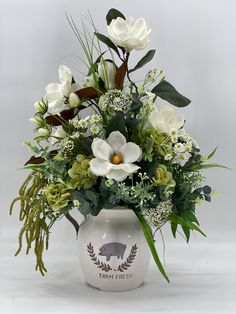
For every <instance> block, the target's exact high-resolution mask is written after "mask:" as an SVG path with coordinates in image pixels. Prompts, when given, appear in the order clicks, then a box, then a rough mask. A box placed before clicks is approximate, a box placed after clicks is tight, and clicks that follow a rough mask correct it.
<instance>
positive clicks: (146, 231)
mask: <svg viewBox="0 0 236 314" xmlns="http://www.w3.org/2000/svg"><path fill="white" fill-rule="evenodd" d="M134 213H135V215H136V216H137V218H138V220H139V222H140V224H141V227H142V229H143V233H144V236H145V238H146V241H147V243H148V246H149V248H150V250H151V253H152V256H153V258H154V261H155V263H156V265H157V267H158V269H159V271H160V272H161V274H162V275H163V277H164V278H165V279H166V281H167V282H170V280H169V278H168V276H167V274H166V272H165V269H164V267H163V265H162V263H161V261H160V258H159V256H158V254H157V251H156V247H155V243H154V240H153V236H152V232H151V229H150V227H149V225H148V224H147V222H146V220H145V219H144V217H143V216H142V215H141V214H140V213H139V212H137V211H134Z"/></svg>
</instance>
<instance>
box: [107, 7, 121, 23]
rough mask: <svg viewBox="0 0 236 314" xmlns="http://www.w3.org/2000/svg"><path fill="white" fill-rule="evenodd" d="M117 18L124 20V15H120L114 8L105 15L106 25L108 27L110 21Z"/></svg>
mask: <svg viewBox="0 0 236 314" xmlns="http://www.w3.org/2000/svg"><path fill="white" fill-rule="evenodd" d="M117 17H121V18H122V19H124V20H125V16H124V14H123V13H121V12H120V11H119V10H117V9H114V8H112V9H110V10H109V11H108V13H107V15H106V20H107V25H109V24H110V23H111V21H112V20H114V19H116V18H117Z"/></svg>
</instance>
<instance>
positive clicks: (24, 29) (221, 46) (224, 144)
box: [0, 0, 236, 313]
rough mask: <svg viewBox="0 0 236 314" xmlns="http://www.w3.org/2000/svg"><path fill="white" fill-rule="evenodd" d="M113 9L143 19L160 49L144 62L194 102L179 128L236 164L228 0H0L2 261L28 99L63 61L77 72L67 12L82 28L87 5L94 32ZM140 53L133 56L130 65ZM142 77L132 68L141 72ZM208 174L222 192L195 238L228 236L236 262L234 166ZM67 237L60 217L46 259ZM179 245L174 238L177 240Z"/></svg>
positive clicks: (235, 41) (233, 16)
mask: <svg viewBox="0 0 236 314" xmlns="http://www.w3.org/2000/svg"><path fill="white" fill-rule="evenodd" d="M111 7H115V8H117V9H119V10H121V11H122V12H123V13H124V14H125V15H127V16H135V17H141V16H142V17H145V19H146V20H147V22H148V24H149V26H150V27H151V28H152V33H151V43H150V44H149V47H148V48H149V49H157V53H156V56H155V59H154V60H153V61H152V63H150V66H149V67H151V66H158V67H159V68H162V69H164V70H165V72H166V76H167V80H168V81H170V82H171V83H172V84H173V85H174V86H175V87H176V88H177V89H178V90H179V91H181V92H182V93H183V94H184V95H185V96H187V97H189V98H190V99H191V100H192V103H191V105H190V106H189V107H187V108H184V109H179V111H181V112H182V113H183V114H184V115H185V117H186V119H187V125H186V129H187V130H188V131H189V133H190V134H191V135H192V136H193V137H195V138H196V139H197V140H198V142H199V143H200V146H201V148H202V152H203V153H205V154H207V153H208V152H209V151H211V150H212V149H213V148H214V147H215V146H217V145H218V144H219V145H220V146H219V150H218V153H217V155H216V157H215V161H217V162H219V163H222V164H225V165H227V166H229V167H231V168H234V169H235V166H236V165H235V157H236V154H235V153H236V148H235V147H236V145H235V133H236V127H235V125H236V124H235V115H236V110H235V108H236V103H235V87H236V75H235V70H236V2H235V1H234V0H165V1H161V0H145V1H143V2H141V1H139V2H137V0H129V1H121V0H120V1H118V0H109V1H108V0H103V1H98V0H86V1H85V0H80V1H75V0H70V1H68V0H67V1H66V0H61V1H58V0H35V1H32V0H0V106H1V116H0V120H1V121H0V140H1V146H0V147H1V148H0V149H1V150H0V152H1V153H0V187H1V189H0V244H1V246H0V247H1V248H2V252H4V261H6V263H8V261H12V253H13V252H14V249H15V247H16V236H17V232H18V230H19V227H20V225H19V222H18V220H17V210H16V213H15V214H14V216H13V217H11V218H9V217H8V208H9V202H10V200H11V199H12V198H13V197H14V196H15V195H16V194H17V191H18V188H19V186H20V183H21V182H22V180H23V178H24V177H25V175H26V172H24V171H23V170H18V169H19V168H21V167H22V165H23V164H24V162H25V161H26V160H27V159H28V158H29V155H30V153H29V152H28V151H27V149H26V148H25V147H24V146H22V145H21V142H22V141H23V140H25V139H30V138H31V137H32V135H33V134H32V131H33V125H32V124H30V123H29V122H28V119H29V118H30V117H31V116H32V114H33V112H34V108H33V103H34V101H36V100H38V99H40V97H41V96H43V94H44V88H45V86H46V85H47V84H48V83H49V82H54V81H57V77H58V74H57V70H58V66H59V65H60V64H61V63H65V64H67V65H68V66H69V67H72V69H75V70H80V69H82V70H83V67H82V65H81V62H80V61H79V59H78V57H81V56H82V50H81V48H80V46H79V44H78V42H77V40H76V38H75V36H74V34H73V33H72V31H71V30H70V28H69V26H68V23H67V21H66V19H65V11H67V12H68V13H69V14H72V15H73V17H74V19H75V21H76V22H77V25H78V26H80V25H81V24H80V20H81V17H82V16H83V15H84V14H86V12H87V10H89V11H90V12H91V14H92V16H93V18H94V21H95V23H96V25H97V27H98V29H99V30H101V32H102V33H106V29H105V15H106V13H107V11H108V9H109V8H111ZM143 54H144V52H137V53H133V62H134V63H135V61H137V60H138V59H140V57H141V56H143ZM82 57H83V56H82ZM149 67H147V69H148V68H149ZM143 73H144V70H141V71H139V74H138V76H139V77H141V76H142V75H143ZM206 174H207V176H208V178H209V179H208V183H209V185H212V186H213V187H214V188H215V190H217V191H219V192H220V193H221V196H220V197H219V198H217V199H214V200H213V202H212V203H211V204H205V205H203V206H202V207H201V208H200V209H199V217H200V218H199V219H200V222H201V225H202V229H203V230H204V231H205V232H206V233H207V234H208V239H202V238H200V237H199V236H197V237H196V239H193V240H194V243H196V242H197V243H200V245H204V244H203V243H217V245H220V244H221V245H224V243H226V242H227V243H228V245H229V250H230V252H231V253H233V257H234V258H235V247H234V245H233V243H234V241H235V236H236V232H235V222H236V211H235V209H236V206H235V205H236V204H235V191H236V189H235V187H236V186H235V182H236V180H235V179H236V178H235V171H234V170H233V171H227V170H222V169H213V170H208V171H207V172H206ZM165 234H166V237H167V242H170V244H171V245H173V244H172V240H171V237H170V232H169V231H168V230H165ZM73 240H74V230H73V229H72V227H71V226H70V224H69V223H68V222H67V221H65V222H63V221H61V222H60V223H58V229H57V228H54V230H53V233H52V244H51V252H49V253H48V256H49V258H50V257H52V256H53V254H56V253H58V250H60V252H61V255H62V256H63V254H64V252H67V251H66V249H65V248H63V247H65V246H66V247H67V250H68V247H69V246H70V245H71V244H72V243H73ZM182 241H183V240H182V239H177V243H179V242H182ZM72 247H73V245H72ZM58 248H59V249H58ZM64 250H65V251H64ZM0 254H1V252H0ZM65 254H66V253H65ZM220 254H221V253H219V255H220ZM72 255H73V254H72ZM186 258H188V257H186ZM227 258H228V257H226V259H227ZM231 259H232V256H231ZM28 260H30V263H29V262H28ZM2 261H3V259H2ZM32 261H33V259H32V258H29V259H28V257H25V256H21V257H19V259H18V260H14V262H15V264H14V265H15V267H17V265H20V263H23V264H24V263H27V265H28V267H31V266H32V273H33V265H32ZM60 262H61V263H62V261H59V263H60ZM18 263H19V264H18ZM2 264H3V263H2ZM12 265H13V264H12ZM53 265H54V264H53ZM54 266H55V265H54ZM54 266H52V268H53V267H54ZM2 269H4V268H2ZM13 269H14V266H11V267H9V268H8V270H7V271H8V272H9V273H10V274H11V272H12V270H13ZM29 273H30V274H31V268H29ZM12 276H13V275H12ZM25 278H27V276H26V277H25ZM9 293H10V292H9ZM6 313H8V312H6ZM176 313H177V312H176ZM187 313H190V312H187ZM202 313H203V312H202ZM209 313H210V312H209ZM214 313H216V312H214ZM220 313H223V312H220ZM227 313H230V312H227Z"/></svg>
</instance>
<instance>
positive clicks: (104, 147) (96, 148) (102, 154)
mask: <svg viewBox="0 0 236 314" xmlns="http://www.w3.org/2000/svg"><path fill="white" fill-rule="evenodd" d="M92 151H93V154H94V156H95V157H97V158H99V159H102V160H106V161H109V160H110V157H111V155H112V153H113V150H112V148H111V147H110V145H109V144H107V142H106V141H104V140H102V139H101V138H98V137H97V138H95V139H94V140H93V143H92Z"/></svg>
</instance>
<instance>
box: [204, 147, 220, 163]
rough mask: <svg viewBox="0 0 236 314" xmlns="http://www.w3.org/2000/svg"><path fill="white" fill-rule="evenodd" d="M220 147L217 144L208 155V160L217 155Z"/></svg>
mask: <svg viewBox="0 0 236 314" xmlns="http://www.w3.org/2000/svg"><path fill="white" fill-rule="evenodd" d="M218 147H219V146H216V148H215V149H214V150H213V151H212V152H211V153H210V154H209V155H208V156H207V160H209V159H211V158H212V157H213V156H214V155H215V153H216V151H217V149H218Z"/></svg>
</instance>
